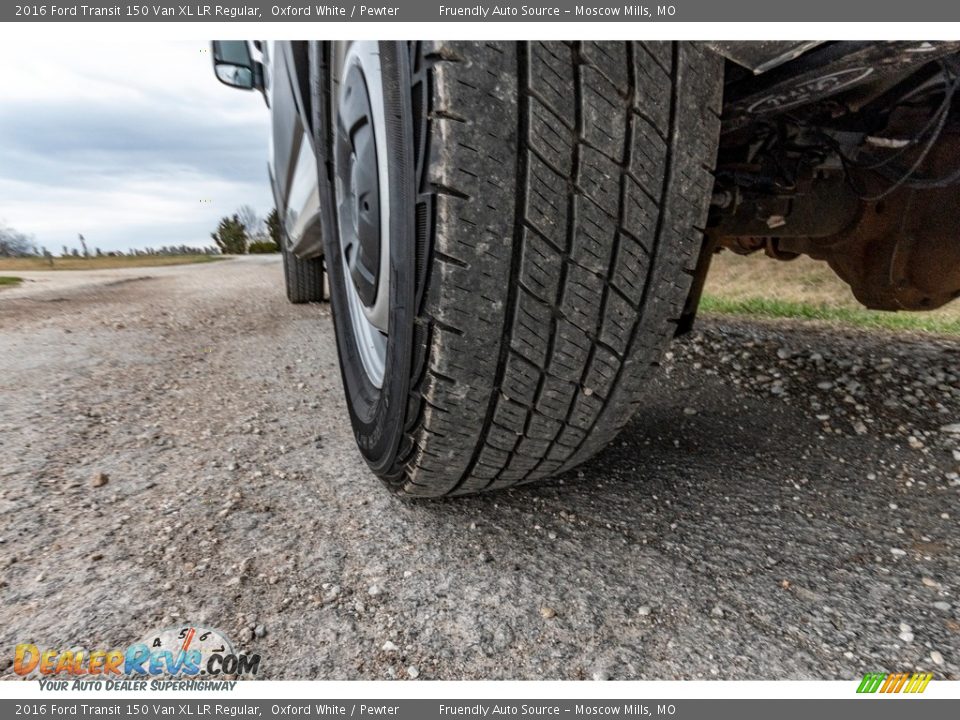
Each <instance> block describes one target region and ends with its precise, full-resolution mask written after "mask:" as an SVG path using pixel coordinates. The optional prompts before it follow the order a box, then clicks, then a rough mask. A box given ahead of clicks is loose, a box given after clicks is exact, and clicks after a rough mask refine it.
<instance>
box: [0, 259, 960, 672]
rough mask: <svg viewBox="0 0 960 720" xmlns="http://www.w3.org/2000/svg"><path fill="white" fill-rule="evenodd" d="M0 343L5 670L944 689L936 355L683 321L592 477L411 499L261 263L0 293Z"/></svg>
mask: <svg viewBox="0 0 960 720" xmlns="http://www.w3.org/2000/svg"><path fill="white" fill-rule="evenodd" d="M63 275H64V276H66V273H63ZM117 281H122V282H117ZM0 347H2V349H3V350H2V352H0V388H2V403H0V456H2V458H3V463H2V466H0V478H2V483H0V508H2V513H3V518H4V521H3V524H2V528H0V536H2V540H0V597H2V602H0V672H2V674H3V677H4V678H6V679H10V678H14V677H15V675H14V674H13V670H12V668H11V667H10V660H11V658H12V650H13V645H14V644H16V643H18V642H34V643H37V644H39V645H41V646H44V647H71V646H82V647H88V648H108V647H123V646H125V645H127V644H129V643H130V642H133V641H136V640H139V639H140V638H142V637H143V636H145V635H146V634H147V633H148V632H150V631H151V630H153V629H156V628H159V627H165V626H169V625H175V624H179V623H181V622H185V621H190V622H196V623H203V624H206V625H208V626H214V627H219V628H221V629H222V630H224V631H225V632H226V633H227V634H229V635H230V636H231V637H233V638H234V640H235V642H236V644H237V645H239V646H240V647H242V648H245V649H248V650H251V651H255V652H259V653H261V655H262V656H263V660H262V664H261V673H260V676H259V677H261V678H272V679H293V678H321V679H352V678H365V679H382V678H394V677H395V678H398V679H407V678H411V677H419V678H420V679H435V678H441V679H485V678H496V679H517V678H531V679H532V678H546V679H579V678H584V679H590V678H611V679H625V678H640V679H682V678H726V679H809V678H823V679H835V678H847V679H852V678H855V677H857V676H858V675H860V674H862V673H865V672H882V671H891V672H892V671H907V670H913V669H914V668H917V669H924V670H930V671H933V672H935V673H936V674H937V676H938V677H949V678H954V679H957V678H958V677H960V555H958V547H960V533H958V532H957V529H958V525H957V523H958V521H960V477H958V474H957V472H958V470H960V426H954V427H952V428H951V427H950V426H951V425H952V424H956V423H960V343H958V342H957V341H956V340H940V339H929V338H927V339H924V338H919V337H901V338H897V339H896V340H894V338H893V336H889V335H886V336H880V335H875V334H865V333H859V332H852V331H842V330H834V329H828V328H813V329H811V328H810V327H808V326H805V327H802V328H801V327H799V326H790V325H785V324H771V323H764V324H761V323H746V322H733V321H728V320H723V321H720V320H706V321H703V322H702V323H701V324H700V327H699V330H698V331H697V332H696V333H694V334H693V335H692V336H690V337H688V338H686V339H684V340H683V341H681V342H678V343H676V344H675V345H674V347H673V349H672V351H671V353H670V355H669V356H668V358H667V360H666V362H665V363H664V368H663V369H662V371H661V373H660V375H659V377H658V379H657V381H656V382H654V383H652V385H651V389H650V399H649V403H648V407H647V409H646V410H645V411H644V412H643V413H642V414H641V416H640V417H637V418H636V419H635V420H634V421H633V422H632V423H631V424H630V425H629V426H628V428H627V429H626V430H625V432H624V433H623V434H622V435H621V436H620V438H618V439H617V441H616V442H615V443H614V444H613V445H611V446H610V447H609V448H608V449H607V450H606V451H605V452H604V453H602V454H601V455H600V456H599V457H598V458H596V459H595V460H593V461H592V462H590V463H588V464H586V465H584V466H582V467H581V468H580V469H579V471H574V472H572V473H569V474H567V475H566V476H564V477H562V478H560V479H558V480H555V481H553V482H549V483H544V484H539V485H535V486H527V487H525V488H521V489H518V490H514V491H510V492H506V493H502V494H492V495H487V496H481V497H472V498H465V499H459V500H456V501H440V502H409V501H401V500H398V499H396V498H394V497H392V496H390V495H389V494H388V493H386V492H385V491H384V490H383V489H382V488H381V487H380V485H379V484H378V481H377V480H376V479H375V478H373V477H372V476H371V475H370V474H369V473H368V472H367V470H366V468H365V466H364V464H363V463H362V461H361V460H360V457H359V455H358V453H357V452H356V450H355V449H354V444H353V440H352V438H351V433H350V427H349V422H348V419H347V415H346V411H345V407H344V405H343V402H342V399H341V395H340V378H339V371H338V369H337V365H336V354H335V348H334V341H333V333H332V329H331V326H330V317H329V310H328V308H327V306H325V305H322V306H316V305H315V306H292V305H289V304H287V303H286V301H285V299H284V297H283V289H282V279H281V267H280V263H279V261H278V260H277V259H276V258H273V257H251V258H244V259H242V260H234V261H230V262H224V263H214V264H207V265H186V266H179V267H176V268H162V269H157V268H141V269H139V270H137V271H136V272H135V273H130V272H129V271H114V272H113V273H112V274H111V273H109V272H108V273H107V274H106V279H97V280H96V282H93V283H81V284H78V285H76V286H71V287H62V286H40V287H39V288H37V287H33V288H32V289H30V290H29V291H28V292H24V291H22V290H18V291H17V293H16V294H13V295H7V294H6V291H0ZM951 430H952V432H951Z"/></svg>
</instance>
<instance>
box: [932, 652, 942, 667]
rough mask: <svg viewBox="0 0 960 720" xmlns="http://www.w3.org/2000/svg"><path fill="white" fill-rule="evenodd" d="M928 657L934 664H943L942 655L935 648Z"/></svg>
mask: <svg viewBox="0 0 960 720" xmlns="http://www.w3.org/2000/svg"><path fill="white" fill-rule="evenodd" d="M930 659H931V660H933V664H934V665H943V655H941V654H940V653H939V652H937V651H936V650H934V651H933V652H931V653H930Z"/></svg>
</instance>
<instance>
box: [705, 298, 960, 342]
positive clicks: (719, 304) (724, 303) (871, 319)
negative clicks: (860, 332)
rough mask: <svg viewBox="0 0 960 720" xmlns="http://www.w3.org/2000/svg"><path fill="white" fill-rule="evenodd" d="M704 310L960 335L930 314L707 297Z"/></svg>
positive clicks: (948, 321)
mask: <svg viewBox="0 0 960 720" xmlns="http://www.w3.org/2000/svg"><path fill="white" fill-rule="evenodd" d="M700 310H702V311H703V312H705V313H717V314H721V315H744V316H749V317H766V318H790V319H799V320H819V321H824V322H834V323H842V324H845V325H852V326H856V327H861V328H867V329H870V330H877V329H880V330H913V331H919V332H929V333H938V334H942V335H960V319H957V318H954V317H943V316H938V315H929V314H926V313H909V312H897V313H893V312H881V311H878V310H866V309H860V308H847V307H834V306H828V305H819V304H814V303H806V302H795V301H790V300H776V299H770V298H756V297H752V298H751V297H748V298H737V299H731V298H723V297H718V296H716V295H709V294H704V296H703V298H702V299H701V300H700Z"/></svg>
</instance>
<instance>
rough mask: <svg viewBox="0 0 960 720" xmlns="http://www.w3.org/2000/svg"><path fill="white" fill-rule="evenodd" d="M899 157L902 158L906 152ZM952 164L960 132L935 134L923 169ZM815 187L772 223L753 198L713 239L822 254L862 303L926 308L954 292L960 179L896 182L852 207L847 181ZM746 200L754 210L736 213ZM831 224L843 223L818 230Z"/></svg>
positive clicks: (745, 248) (869, 183) (739, 247)
mask: <svg viewBox="0 0 960 720" xmlns="http://www.w3.org/2000/svg"><path fill="white" fill-rule="evenodd" d="M897 129H898V128H896V127H892V128H891V131H892V132H894V131H896V130H897ZM900 129H901V130H902V128H900ZM904 163H905V164H909V158H907V159H905V160H904ZM958 164H960V132H957V131H954V132H953V133H951V134H946V135H945V136H944V137H942V138H941V139H940V140H939V141H938V143H937V147H936V148H935V152H934V153H932V155H931V157H930V158H929V160H928V161H926V162H925V163H924V167H923V168H922V174H923V175H924V176H925V177H934V178H936V177H943V176H945V175H947V174H949V173H951V172H952V171H954V170H956V168H957V166H958ZM851 181H852V183H853V184H854V185H858V186H861V187H864V188H865V189H866V191H867V192H868V193H869V192H874V191H876V190H882V189H883V184H882V183H884V182H886V183H887V184H889V181H883V180H879V179H878V178H877V177H876V175H874V174H870V173H868V172H867V171H853V173H852V177H851ZM812 187H813V188H816V187H817V183H816V181H814V183H813V186H812ZM821 190H822V192H816V193H810V194H808V195H806V196H797V197H794V198H792V199H790V203H791V213H790V214H788V215H787V216H786V222H785V223H784V224H783V225H781V226H780V227H777V228H776V229H775V230H770V229H768V228H767V227H765V226H766V225H768V224H769V223H767V222H765V221H764V218H765V217H768V216H766V215H765V213H767V212H769V211H770V210H771V208H773V207H775V206H774V205H772V204H771V203H768V204H767V205H764V204H763V203H760V202H754V203H753V204H749V203H744V204H743V205H741V206H740V207H738V208H737V211H736V212H735V213H734V214H733V215H732V216H729V217H727V218H724V219H723V220H721V222H720V224H718V225H716V226H715V227H713V228H711V230H710V233H711V234H712V236H713V237H714V239H715V241H716V243H717V244H718V245H720V246H722V247H727V248H730V249H731V250H733V251H735V252H754V251H758V250H765V251H767V254H768V255H772V256H774V257H776V255H777V254H781V255H782V254H787V255H794V254H803V255H809V256H810V257H812V258H814V259H817V260H823V261H825V262H826V263H827V264H829V265H830V267H831V268H833V270H834V271H835V272H836V273H837V275H839V276H840V277H841V278H842V279H843V280H844V281H845V282H846V283H847V284H849V285H850V287H851V289H852V290H853V294H854V295H855V296H856V298H857V300H859V301H860V302H861V303H863V304H864V305H865V306H866V307H868V308H872V309H876V310H932V309H934V308H937V307H940V306H941V305H944V304H945V303H947V302H949V301H950V300H952V299H954V298H956V297H960V185H953V186H951V187H944V188H934V189H923V190H918V189H911V188H909V187H901V188H900V189H898V190H896V191H895V192H893V193H891V194H890V195H889V196H888V197H886V198H884V199H883V200H881V201H879V202H866V201H861V200H859V199H857V200H856V203H855V206H854V209H853V212H852V213H851V208H850V206H849V202H850V199H849V197H848V196H847V195H846V194H844V193H850V192H852V191H851V190H850V188H849V185H847V188H846V189H845V190H840V189H838V188H836V187H835V186H834V187H833V188H829V189H828V187H827V186H824V187H823V188H821ZM772 200H777V201H779V202H780V203H781V204H782V203H783V201H784V199H783V198H773V199H772ZM745 206H749V208H750V212H751V213H753V215H750V214H749V213H748V212H747V211H746V210H743V211H742V213H741V210H742V208H743V207H745ZM841 206H842V209H841ZM758 208H759V209H758ZM757 213H759V215H757ZM818 213H819V215H820V216H821V217H819V218H818V217H817V214H818ZM738 217H739V218H740V220H739V221H738V222H739V224H737V223H735V220H736V218H738ZM837 224H839V225H841V226H842V227H840V228H839V229H837V230H836V231H835V232H832V233H831V232H825V231H826V230H828V229H829V228H830V227H831V226H836V225H837ZM805 230H806V232H804V231H805ZM771 248H772V249H773V250H775V252H774V253H771V252H770V249H771Z"/></svg>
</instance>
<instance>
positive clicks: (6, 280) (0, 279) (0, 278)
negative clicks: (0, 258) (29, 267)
mask: <svg viewBox="0 0 960 720" xmlns="http://www.w3.org/2000/svg"><path fill="white" fill-rule="evenodd" d="M22 282H23V278H18V277H10V276H9V275H0V288H4V287H14V286H16V285H19V284H20V283H22Z"/></svg>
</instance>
